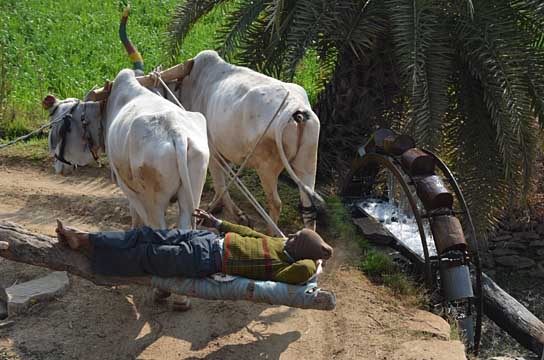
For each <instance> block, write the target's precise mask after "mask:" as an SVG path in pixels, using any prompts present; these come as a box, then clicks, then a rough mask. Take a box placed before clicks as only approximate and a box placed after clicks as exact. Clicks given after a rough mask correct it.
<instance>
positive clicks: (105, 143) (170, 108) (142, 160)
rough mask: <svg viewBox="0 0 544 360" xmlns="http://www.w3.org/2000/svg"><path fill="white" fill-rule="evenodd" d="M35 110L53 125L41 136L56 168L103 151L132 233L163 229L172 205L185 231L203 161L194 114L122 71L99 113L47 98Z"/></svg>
mask: <svg viewBox="0 0 544 360" xmlns="http://www.w3.org/2000/svg"><path fill="white" fill-rule="evenodd" d="M43 103H44V107H46V108H47V109H48V110H49V112H50V115H51V121H57V120H60V122H59V123H58V124H55V125H53V128H52V130H51V133H50V137H49V146H50V151H51V152H54V154H55V157H56V158H57V160H58V161H61V162H64V163H66V164H70V165H86V164H88V163H90V162H91V161H93V157H95V156H96V153H97V152H98V151H99V150H100V149H104V148H105V151H106V153H107V155H108V159H109V162H110V166H111V168H112V171H113V173H114V175H115V178H116V180H117V183H118V185H119V187H120V188H121V190H122V191H123V193H124V194H125V195H126V196H127V198H128V200H129V204H130V211H131V215H132V226H133V227H136V226H139V225H142V224H144V225H148V226H150V227H153V228H166V227H167V224H166V220H165V211H166V209H167V207H168V204H169V203H170V201H171V200H173V199H177V202H178V205H179V214H180V215H179V226H180V227H182V228H189V227H190V226H191V213H192V211H193V209H195V208H197V207H198V205H199V202H200V197H201V195H202V190H203V187H204V181H205V178H206V169H207V167H208V161H209V150H208V142H207V137H206V120H205V118H204V116H202V114H199V113H195V112H188V111H184V110H182V109H180V108H179V107H178V106H176V105H175V104H173V103H171V102H170V101H168V100H166V99H164V98H162V97H160V96H158V95H156V94H154V93H152V92H151V91H149V90H147V89H146V88H144V87H143V86H141V85H140V84H139V83H138V82H137V81H136V79H135V76H134V71H133V70H128V69H126V70H122V71H121V72H120V73H119V74H118V75H117V77H116V78H115V80H114V82H113V84H112V87H111V91H110V94H109V97H108V100H107V103H106V106H105V109H103V108H102V105H103V104H101V103H99V102H93V101H86V102H83V101H81V102H80V101H78V100H77V99H66V100H64V101H61V102H59V101H57V100H56V99H55V98H54V97H52V96H48V97H46V98H45V99H44V101H43ZM60 168H61V167H59V169H60Z"/></svg>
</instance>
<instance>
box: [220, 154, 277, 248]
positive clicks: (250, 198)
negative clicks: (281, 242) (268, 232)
mask: <svg viewBox="0 0 544 360" xmlns="http://www.w3.org/2000/svg"><path fill="white" fill-rule="evenodd" d="M211 149H212V152H213V153H214V156H215V158H216V159H217V163H218V165H219V167H220V168H221V170H223V172H224V173H225V174H226V175H227V177H228V178H229V179H230V180H231V182H232V181H234V184H235V185H236V186H237V187H238V190H240V192H241V193H242V194H243V195H244V196H245V197H246V199H247V200H248V201H249V203H250V204H251V205H253V207H254V208H255V210H257V212H258V213H259V215H261V217H262V218H263V219H264V220H265V221H266V222H267V223H268V224H269V225H270V226H271V227H272V228H273V229H274V231H275V232H276V233H277V234H278V235H279V236H281V237H285V235H284V234H283V232H282V231H281V230H280V228H279V227H278V225H276V223H275V222H274V220H272V218H271V217H270V215H268V213H267V212H266V211H265V210H264V209H263V207H262V206H261V204H259V202H258V201H257V199H255V197H254V196H253V194H252V193H251V192H250V191H249V189H248V188H247V187H246V186H245V185H244V183H243V182H242V181H241V180H240V178H238V177H236V176H235V173H234V170H232V168H231V167H230V166H229V164H228V163H227V161H226V160H225V159H224V158H223V156H222V155H221V154H219V153H218V152H217V150H216V149H215V148H213V147H212V148H211Z"/></svg>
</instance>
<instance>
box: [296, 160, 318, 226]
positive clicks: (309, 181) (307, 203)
mask: <svg viewBox="0 0 544 360" xmlns="http://www.w3.org/2000/svg"><path fill="white" fill-rule="evenodd" d="M293 168H294V170H295V173H296V174H297V175H298V176H299V178H300V180H301V181H302V182H303V183H304V184H306V185H307V186H309V187H310V189H312V190H313V189H314V184H315V173H307V172H306V173H305V172H303V171H301V170H298V171H297V168H296V167H295V166H293ZM299 193H300V202H301V213H302V220H303V221H304V227H305V228H308V229H311V230H314V231H315V226H316V219H317V210H316V207H315V206H314V204H313V203H312V200H311V199H310V197H309V196H308V194H307V193H306V192H305V191H304V190H302V189H301V188H299Z"/></svg>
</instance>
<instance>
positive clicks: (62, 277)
mask: <svg viewBox="0 0 544 360" xmlns="http://www.w3.org/2000/svg"><path fill="white" fill-rule="evenodd" d="M69 285H70V280H69V279H68V275H67V274H66V272H65V271H54V272H52V273H51V274H49V275H47V276H44V277H42V278H39V279H34V280H31V281H27V282H24V283H21V284H17V285H14V286H10V287H9V288H7V289H5V290H6V291H5V295H4V296H5V298H4V300H5V301H7V305H8V314H9V316H12V315H15V314H18V313H22V312H24V311H25V310H27V309H28V308H29V307H30V306H32V305H34V304H37V303H39V302H42V301H48V300H51V299H54V298H55V297H57V296H60V295H63V294H64V293H65V292H66V291H67V289H68V286H69ZM0 296H2V294H1V293H0Z"/></svg>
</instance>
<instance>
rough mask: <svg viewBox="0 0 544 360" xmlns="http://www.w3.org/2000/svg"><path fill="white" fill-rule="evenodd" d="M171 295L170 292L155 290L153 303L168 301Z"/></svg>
mask: <svg viewBox="0 0 544 360" xmlns="http://www.w3.org/2000/svg"><path fill="white" fill-rule="evenodd" d="M170 295H171V293H169V292H168V291H164V290H161V289H157V288H155V289H153V302H155V303H161V302H164V301H165V300H166V298H168V297H169V296H170Z"/></svg>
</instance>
